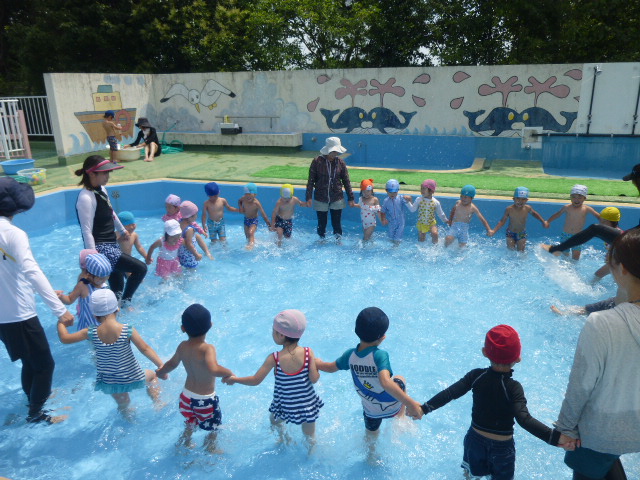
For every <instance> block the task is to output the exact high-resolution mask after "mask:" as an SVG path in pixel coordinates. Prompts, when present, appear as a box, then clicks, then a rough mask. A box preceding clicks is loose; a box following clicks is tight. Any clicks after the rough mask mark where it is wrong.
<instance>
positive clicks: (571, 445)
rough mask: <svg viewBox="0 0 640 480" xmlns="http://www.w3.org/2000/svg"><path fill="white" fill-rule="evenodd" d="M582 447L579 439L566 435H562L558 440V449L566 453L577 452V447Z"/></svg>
mask: <svg viewBox="0 0 640 480" xmlns="http://www.w3.org/2000/svg"><path fill="white" fill-rule="evenodd" d="M579 446H580V439H579V438H571V437H569V436H567V435H565V434H564V433H561V434H560V439H559V440H558V447H560V448H563V449H564V450H566V451H571V450H575V449H576V447H579Z"/></svg>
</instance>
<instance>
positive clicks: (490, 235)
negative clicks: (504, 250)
mask: <svg viewBox="0 0 640 480" xmlns="http://www.w3.org/2000/svg"><path fill="white" fill-rule="evenodd" d="M495 234H496V232H494V231H493V230H489V231H487V236H489V237H493V236H494V235H495Z"/></svg>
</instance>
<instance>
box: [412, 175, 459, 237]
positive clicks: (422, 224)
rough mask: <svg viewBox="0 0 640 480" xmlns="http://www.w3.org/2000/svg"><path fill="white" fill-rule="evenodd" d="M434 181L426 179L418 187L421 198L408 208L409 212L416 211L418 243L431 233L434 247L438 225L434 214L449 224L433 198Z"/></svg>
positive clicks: (438, 203) (437, 202)
mask: <svg viewBox="0 0 640 480" xmlns="http://www.w3.org/2000/svg"><path fill="white" fill-rule="evenodd" d="M436 186H437V184H436V181H435V180H431V179H427V180H425V181H424V182H422V185H420V193H421V194H422V196H420V197H418V198H416V201H415V202H413V205H412V206H411V207H409V210H411V211H412V212H415V211H416V210H418V223H417V225H416V227H417V228H418V241H419V242H424V241H425V240H426V238H427V233H431V242H432V243H433V244H434V245H435V244H437V243H438V225H437V222H436V213H437V214H438V216H439V217H440V219H441V220H442V221H443V222H444V223H445V224H447V225H448V224H449V219H448V218H447V216H446V215H445V213H444V211H443V210H442V206H440V202H439V201H438V200H436V199H435V198H433V194H434V193H435V192H436Z"/></svg>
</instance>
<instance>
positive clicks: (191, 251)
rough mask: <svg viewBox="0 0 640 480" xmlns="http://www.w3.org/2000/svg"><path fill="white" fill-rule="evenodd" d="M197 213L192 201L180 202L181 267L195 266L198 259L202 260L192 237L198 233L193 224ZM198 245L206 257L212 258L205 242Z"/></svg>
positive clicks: (179, 258) (191, 268)
mask: <svg viewBox="0 0 640 480" xmlns="http://www.w3.org/2000/svg"><path fill="white" fill-rule="evenodd" d="M197 215H198V207H197V206H196V205H195V204H194V203H193V202H189V201H185V202H182V203H181V204H180V216H181V217H182V218H181V220H180V229H181V230H182V239H183V243H182V245H180V248H178V260H180V265H182V267H184V268H187V269H189V270H193V269H194V268H196V267H197V266H198V263H199V262H200V260H202V255H201V254H200V253H198V251H197V250H196V247H195V245H194V243H193V239H194V237H197V235H198V234H197V233H196V229H195V227H194V226H193V222H194V221H195V219H196V216H197ZM199 245H200V247H201V248H202V250H203V251H204V253H205V254H206V255H207V257H209V259H211V260H213V256H212V255H211V252H209V247H207V244H206V243H205V242H203V244H199Z"/></svg>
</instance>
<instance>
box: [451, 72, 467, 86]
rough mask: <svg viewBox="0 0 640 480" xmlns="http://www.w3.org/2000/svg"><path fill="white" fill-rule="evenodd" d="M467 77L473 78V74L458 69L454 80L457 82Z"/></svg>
mask: <svg viewBox="0 0 640 480" xmlns="http://www.w3.org/2000/svg"><path fill="white" fill-rule="evenodd" d="M467 78H471V75H469V74H468V73H466V72H462V71H458V72H456V73H454V74H453V81H454V82H456V83H460V82H464V81H465V80H466V79H467Z"/></svg>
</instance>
